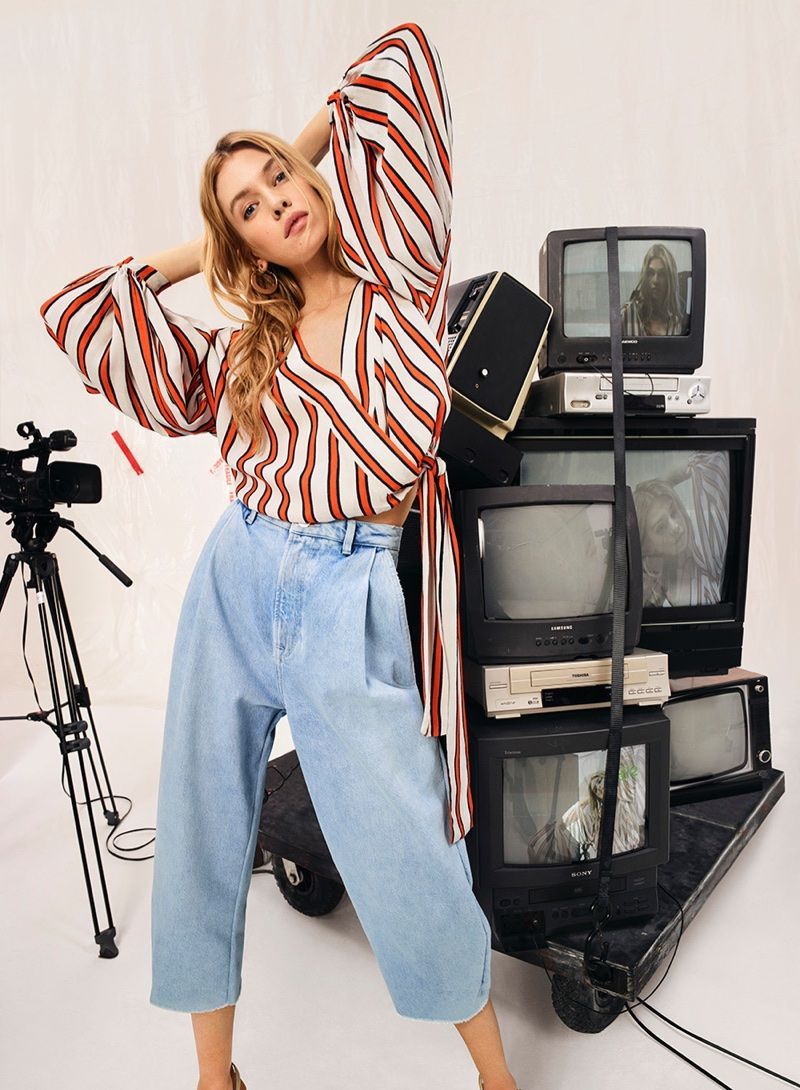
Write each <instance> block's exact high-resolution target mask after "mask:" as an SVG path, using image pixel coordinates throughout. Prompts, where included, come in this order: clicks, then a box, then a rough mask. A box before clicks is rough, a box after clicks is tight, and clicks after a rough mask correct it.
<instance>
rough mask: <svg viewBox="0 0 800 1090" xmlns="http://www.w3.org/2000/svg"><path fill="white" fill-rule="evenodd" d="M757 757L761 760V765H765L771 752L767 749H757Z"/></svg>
mask: <svg viewBox="0 0 800 1090" xmlns="http://www.w3.org/2000/svg"><path fill="white" fill-rule="evenodd" d="M758 759H759V761H761V763H762V765H765V764H767V762H768V761H770V760H771V759H772V754H771V753H770V751H769V750H768V749H762V750H759V753H758Z"/></svg>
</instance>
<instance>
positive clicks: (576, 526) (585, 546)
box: [454, 484, 642, 664]
mask: <svg viewBox="0 0 800 1090" xmlns="http://www.w3.org/2000/svg"><path fill="white" fill-rule="evenodd" d="M627 496H628V502H627V527H626V531H627V532H626V542H627V556H628V557H629V561H628V566H627V573H626V587H625V601H626V604H625V651H626V653H630V652H631V651H633V649H634V647H635V646H636V644H637V643H638V639H639V629H640V623H641V613H642V586H641V571H642V562H641V556H640V552H639V534H638V530H637V526H636V514H635V509H634V504H633V497H632V495H631V493H630V490H628V493H627ZM457 497H458V498H457V503H456V504H455V507H454V511H455V521H456V533H457V536H458V539H459V544H460V555H461V573H462V578H461V628H462V639H463V641H464V642H463V650H464V651H465V653H466V654H467V655H468V656H470V657H471V658H473V659H474V660H476V661H477V662H479V663H481V664H490V663H514V662H546V661H564V660H566V659H577V658H582V657H595V658H596V657H601V656H604V655H605V656H607V655H610V654H611V622H612V611H613V592H614V586H613V583H614V580H613V560H614V543H613V512H614V490H613V488H612V487H610V486H608V485H599V486H598V485H592V486H586V485H574V484H570V485H565V486H561V485H555V486H554V485H545V486H539V485H522V486H514V485H507V486H504V487H501V488H498V487H493V488H468V489H464V490H462V491H461V492H459V493H458V494H457Z"/></svg>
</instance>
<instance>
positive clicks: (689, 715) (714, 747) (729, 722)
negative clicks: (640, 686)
mask: <svg viewBox="0 0 800 1090" xmlns="http://www.w3.org/2000/svg"><path fill="white" fill-rule="evenodd" d="M664 714H665V715H666V716H667V718H668V719H669V721H670V771H669V778H670V783H675V784H678V783H686V782H687V781H689V780H698V779H703V778H704V777H707V776H727V775H731V774H732V773H734V772H740V771H742V770H743V769H745V768H747V767H748V752H747V751H748V745H747V712H746V708H745V702H744V694H743V692H742V690H741V689H728V690H727V691H724V692H720V693H712V694H707V695H706V696H704V697H703V699H702V707H700V705H699V702H698V701H697V700H676V701H674V702H672V703H668V704H667V706H665V708H664Z"/></svg>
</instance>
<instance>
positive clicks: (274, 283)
mask: <svg viewBox="0 0 800 1090" xmlns="http://www.w3.org/2000/svg"><path fill="white" fill-rule="evenodd" d="M267 274H268V275H269V276H271V277H272V284H271V285H270V287H269V288H265V289H264V290H265V291H266V293H267V295H274V294H275V292H276V291H277V290H278V277H277V276H276V275H275V273H274V272H273V271H272V269H259V268H258V267H256V275H257V276H264V275H267Z"/></svg>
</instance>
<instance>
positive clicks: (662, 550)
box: [642, 496, 689, 558]
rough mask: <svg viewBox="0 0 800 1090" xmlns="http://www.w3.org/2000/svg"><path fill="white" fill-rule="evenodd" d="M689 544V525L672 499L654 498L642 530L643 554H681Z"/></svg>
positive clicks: (675, 555) (674, 555) (671, 555)
mask: <svg viewBox="0 0 800 1090" xmlns="http://www.w3.org/2000/svg"><path fill="white" fill-rule="evenodd" d="M688 544H689V527H688V526H687V525H686V519H685V518H684V517H683V514H682V512H681V510H680V508H679V507H678V505H677V504H676V503H675V501H674V500H672V499H669V498H668V497H667V496H664V497H660V498H657V499H654V500H653V501H652V503H651V505H650V510H649V511H648V513H647V519H646V521H645V525H644V528H643V532H642V553H643V554H644V555H645V556H665V557H670V558H672V557H677V556H682V555H683V554H684V553H685V552H686V549H687V546H688Z"/></svg>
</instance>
